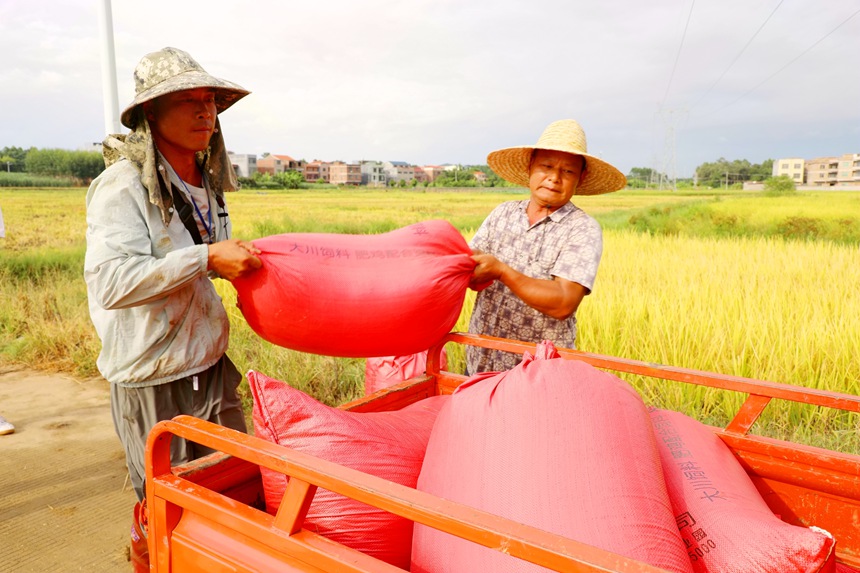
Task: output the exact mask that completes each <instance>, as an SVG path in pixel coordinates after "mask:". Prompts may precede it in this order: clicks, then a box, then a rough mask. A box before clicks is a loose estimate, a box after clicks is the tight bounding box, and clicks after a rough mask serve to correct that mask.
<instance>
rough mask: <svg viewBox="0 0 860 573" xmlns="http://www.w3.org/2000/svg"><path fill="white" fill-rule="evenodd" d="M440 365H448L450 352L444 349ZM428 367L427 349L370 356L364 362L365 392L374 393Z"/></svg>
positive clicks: (418, 374)
mask: <svg viewBox="0 0 860 573" xmlns="http://www.w3.org/2000/svg"><path fill="white" fill-rule="evenodd" d="M439 367H440V368H441V369H442V370H444V369H445V368H447V367H448V353H447V352H446V351H445V349H444V348H443V349H442V355H441V356H440V360H439ZM426 368H427V351H426V350H425V351H424V352H416V353H415V354H410V355H408V356H380V357H371V358H368V359H367V361H366V362H365V364H364V394H365V396H367V395H369V394H373V393H374V392H377V391H379V390H382V389H384V388H388V387H389V386H393V385H394V384H399V383H400V382H403V381H404V380H409V379H410V378H414V377H416V376H420V375H421V374H423V373H424V372H425V370H426Z"/></svg>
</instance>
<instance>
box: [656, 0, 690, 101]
mask: <svg viewBox="0 0 860 573" xmlns="http://www.w3.org/2000/svg"><path fill="white" fill-rule="evenodd" d="M695 5H696V0H693V1H692V2H691V3H690V12H689V14H687V23H686V24H685V25H684V35H683V36H681V45H680V46H678V53H677V54H675V64H674V65H673V66H672V73H671V74H670V75H669V84H668V85H667V86H666V93H664V94H663V101H661V102H660V108H659V109H663V104H665V103H666V97H668V95H669V88H670V87H672V80H673V79H674V78H675V69H676V68H677V67H678V59H679V58H680V57H681V49H682V48H683V47H684V40H685V39H686V38H687V28H689V27H690V17H691V16H692V15H693V6H695Z"/></svg>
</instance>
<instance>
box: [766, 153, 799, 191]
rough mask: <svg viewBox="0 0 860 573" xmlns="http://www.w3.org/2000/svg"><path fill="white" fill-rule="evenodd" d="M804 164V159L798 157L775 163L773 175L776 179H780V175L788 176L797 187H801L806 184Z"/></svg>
mask: <svg viewBox="0 0 860 573" xmlns="http://www.w3.org/2000/svg"><path fill="white" fill-rule="evenodd" d="M804 163H805V161H804V160H803V159H800V158H797V157H791V158H788V159H779V160H777V161H774V162H773V175H774V177H778V176H780V175H787V176H788V177H790V178H791V179H792V180H793V181H794V183H795V184H796V185H801V184H803V183H804V179H803V173H804V171H803V165H804Z"/></svg>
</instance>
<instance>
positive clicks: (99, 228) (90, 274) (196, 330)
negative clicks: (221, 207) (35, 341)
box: [84, 144, 229, 387]
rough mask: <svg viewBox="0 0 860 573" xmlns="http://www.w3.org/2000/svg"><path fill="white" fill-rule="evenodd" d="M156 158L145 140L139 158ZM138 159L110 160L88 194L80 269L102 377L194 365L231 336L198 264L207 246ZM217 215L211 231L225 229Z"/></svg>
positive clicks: (127, 380)
mask: <svg viewBox="0 0 860 573" xmlns="http://www.w3.org/2000/svg"><path fill="white" fill-rule="evenodd" d="M149 145H150V147H151V144H149ZM132 155H133V154H132ZM150 156H151V157H150ZM106 157H107V153H106ZM160 161H161V160H159V158H158V156H157V154H154V155H153V153H152V150H151V149H149V153H148V157H147V162H146V163H148V164H149V165H150V167H155V168H156V169H157V167H156V166H157V165H158V164H159V162H160ZM141 163H144V162H142V161H134V160H129V159H127V158H124V159H120V160H118V161H117V162H115V163H113V164H112V165H110V166H109V167H108V168H107V169H106V170H105V171H104V172H103V173H102V174H101V175H99V177H98V178H96V179H95V180H94V181H93V182H92V184H91V185H90V188H89V191H88V192H87V198H86V203H87V253H86V259H85V263H84V278H85V280H86V283H87V296H88V299H89V310H90V317H91V318H92V321H93V324H94V325H95V328H96V331H97V332H98V335H99V337H100V338H101V341H102V351H101V353H100V355H99V358H98V361H97V365H98V368H99V371H100V372H101V374H102V375H103V376H104V377H105V378H106V379H107V380H108V381H109V382H111V383H113V384H119V385H121V386H127V387H134V386H152V385H157V384H162V383H165V382H170V381H173V380H176V379H179V378H183V377H186V376H191V375H193V374H196V373H198V372H202V371H203V370H206V369H207V368H209V367H210V366H212V365H213V364H214V363H215V362H216V361H217V360H218V359H219V358H220V357H221V356H222V355H223V354H224V352H225V351H226V349H227V343H228V339H229V321H228V318H227V313H226V311H225V309H224V306H223V303H222V301H221V298H220V296H219V295H218V293H217V292H216V291H215V288H214V285H213V284H212V281H211V280H210V278H209V275H208V274H207V270H206V267H207V261H208V250H207V246H206V245H205V244H204V245H195V244H194V241H193V240H192V238H191V236H190V235H189V233H188V231H187V230H186V228H185V226H184V225H183V223H182V221H181V220H180V218H179V216H178V215H175V214H174V213H173V210H172V208H170V207H168V206H165V205H163V204H162V203H161V202H160V201H158V202H156V201H154V200H153V199H152V197H151V196H154V195H155V194H154V193H151V191H152V189H148V188H147V187H146V186H145V185H144V184H143V182H142V177H141ZM150 171H151V169H150ZM167 171H170V170H169V169H167ZM209 174H210V175H211V172H209ZM150 180H151V179H150ZM210 193H211V191H210ZM212 207H213V210H214V208H215V201H214V197H213V201H212ZM221 220H222V221H225V222H224V223H220V222H217V223H216V225H215V228H216V240H223V239H226V238H227V237H228V236H229V219H228V218H226V217H222V218H221ZM216 221H217V218H216Z"/></svg>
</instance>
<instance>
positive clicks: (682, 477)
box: [651, 409, 835, 573]
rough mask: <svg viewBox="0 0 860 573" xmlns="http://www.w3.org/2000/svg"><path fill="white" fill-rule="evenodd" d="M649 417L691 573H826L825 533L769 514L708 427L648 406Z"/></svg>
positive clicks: (829, 566) (829, 550)
mask: <svg viewBox="0 0 860 573" xmlns="http://www.w3.org/2000/svg"><path fill="white" fill-rule="evenodd" d="M651 421H652V423H653V426H654V432H655V434H656V436H657V443H658V447H659V451H660V458H661V460H662V465H663V474H664V476H665V480H666V485H667V488H668V491H669V497H670V499H671V501H672V507H673V509H674V512H675V516H676V518H677V520H678V527H679V528H680V531H681V536H682V537H683V539H684V543H685V545H686V547H687V552H688V554H689V555H690V560H691V561H692V564H693V569H694V570H695V572H696V573H716V572H731V573H786V572H789V571H790V572H792V573H818V572H825V571H834V553H835V547H834V546H835V542H834V539H833V537H832V536H831V535H830V534H828V533H827V532H825V531H823V530H821V529H817V528H807V527H799V526H795V525H791V524H788V523H785V522H784V521H781V520H780V519H779V518H778V517H777V516H776V515H774V513H773V512H772V511H771V510H770V508H769V507H768V506H767V504H766V503H765V501H764V500H763V499H762V497H761V495H760V494H759V492H758V490H757V489H756V487H755V484H753V482H752V480H751V479H750V477H749V476H748V475H747V473H746V472H745V471H744V469H743V467H741V465H740V464H739V463H738V461H737V459H736V458H735V456H734V454H732V452H731V450H729V448H728V446H726V445H725V444H724V443H723V441H722V440H720V438H719V437H717V435H716V434H714V432H713V430H712V429H711V428H709V427H708V426H706V425H704V424H702V423H701V422H699V421H697V420H694V419H693V418H690V417H689V416H685V415H684V414H681V413H680V412H674V411H671V410H657V409H655V410H653V411H652V412H651Z"/></svg>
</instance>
